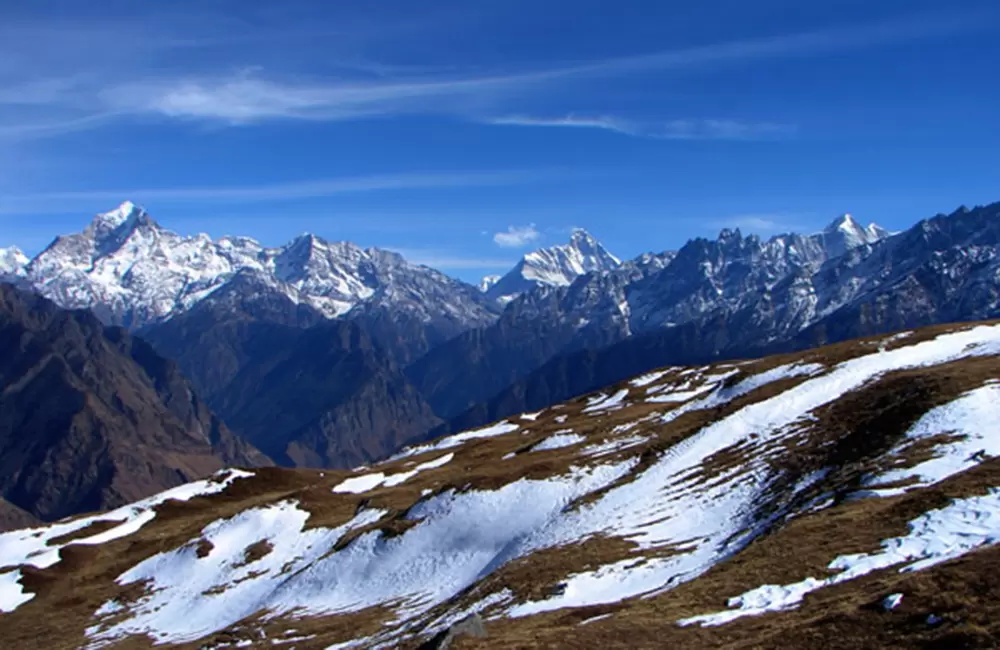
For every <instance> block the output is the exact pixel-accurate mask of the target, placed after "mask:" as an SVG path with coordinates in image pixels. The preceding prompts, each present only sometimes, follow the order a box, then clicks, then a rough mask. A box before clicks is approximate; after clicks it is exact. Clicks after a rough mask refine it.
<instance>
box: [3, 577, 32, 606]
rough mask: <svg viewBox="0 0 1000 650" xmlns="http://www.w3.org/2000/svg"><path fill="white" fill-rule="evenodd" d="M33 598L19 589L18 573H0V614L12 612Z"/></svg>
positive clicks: (19, 578) (19, 579)
mask: <svg viewBox="0 0 1000 650" xmlns="http://www.w3.org/2000/svg"><path fill="white" fill-rule="evenodd" d="M34 597H35V594H30V593H27V592H25V591H24V589H23V588H22V587H21V572H20V571H8V572H7V573H0V612H4V613H10V612H13V611H14V610H15V609H17V608H18V607H20V606H21V605H23V604H24V603H26V602H28V601H29V600H31V599H32V598H34Z"/></svg>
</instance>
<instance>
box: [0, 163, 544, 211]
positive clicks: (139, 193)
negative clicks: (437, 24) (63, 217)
mask: <svg viewBox="0 0 1000 650" xmlns="http://www.w3.org/2000/svg"><path fill="white" fill-rule="evenodd" d="M553 176H558V172H553V171H546V170H541V171H520V170H510V171H489V172H467V173H463V172H447V173H436V174H429V173H428V174H387V175H374V176H353V177H344V178H330V179H322V180H312V181H301V182H292V183H273V184H267V185H241V186H222V187H177V188H120V189H111V190H79V191H78V190H71V191H62V192H60V191H55V192H45V193H40V194H21V195H16V194H5V195H3V196H2V197H0V213H8V214H30V213H33V212H44V211H46V210H49V209H52V208H53V207H54V206H58V205H65V204H69V205H72V204H74V203H75V202H79V201H105V202H115V203H117V202H121V201H122V200H125V199H131V200H134V201H136V202H137V203H144V202H154V201H155V202H158V203H187V202H193V201H198V202H225V203H252V202H258V201H277V200H294V199H310V198H321V197H330V196H336V195H340V194H350V193H359V192H376V191H401V190H421V189H442V188H462V187H487V186H503V185H516V184H521V183H530V182H537V181H539V180H543V179H546V178H552V177H553Z"/></svg>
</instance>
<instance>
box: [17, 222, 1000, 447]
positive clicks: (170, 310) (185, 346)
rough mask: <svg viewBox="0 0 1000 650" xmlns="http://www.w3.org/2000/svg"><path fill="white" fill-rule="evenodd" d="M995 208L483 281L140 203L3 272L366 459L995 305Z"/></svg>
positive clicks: (300, 439)
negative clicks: (711, 368) (275, 240)
mask: <svg viewBox="0 0 1000 650" xmlns="http://www.w3.org/2000/svg"><path fill="white" fill-rule="evenodd" d="M998 217H1000V204H994V205H990V206H983V207H978V208H975V209H966V208H962V209H959V210H957V211H955V212H953V213H952V214H949V215H943V214H941V215H937V216H935V217H933V218H931V219H926V220H923V221H920V222H919V223H917V224H916V225H915V226H913V227H912V228H910V229H907V230H904V231H901V232H898V233H890V232H887V231H886V230H885V229H883V228H881V227H879V226H877V225H876V224H870V225H868V226H863V225H861V224H859V223H857V222H856V221H855V220H854V219H853V218H852V217H851V216H850V215H843V216H841V217H839V218H838V219H836V220H834V221H833V222H832V223H831V224H830V225H829V226H828V227H826V228H825V229H823V230H822V231H820V232H818V233H814V234H806V235H802V234H794V233H792V234H784V235H777V236H774V237H771V238H769V239H762V238H760V237H758V236H756V235H749V236H744V235H743V234H742V233H741V232H740V231H739V230H738V229H735V230H730V229H725V230H723V231H722V232H721V233H720V234H719V236H718V237H717V238H715V239H706V238H699V239H694V240H691V241H689V242H687V243H686V244H685V245H684V246H682V247H681V248H680V249H678V250H676V251H666V252H661V253H647V254H644V255H641V256H639V257H637V258H635V259H631V260H625V261H620V260H619V259H618V258H617V257H615V256H614V255H613V254H611V253H610V252H609V251H607V250H606V249H605V248H604V247H603V246H602V245H601V244H600V242H598V241H597V240H596V239H595V238H594V237H592V236H591V235H589V234H588V233H586V232H584V231H579V230H578V231H574V232H573V233H572V235H571V237H570V241H569V242H568V243H567V244H565V245H561V246H554V247H551V248H547V249H542V250H540V251H535V252H532V253H529V254H528V255H526V256H525V257H524V258H523V259H522V260H521V261H520V262H519V263H518V264H517V265H516V266H515V267H514V268H513V269H512V270H511V271H510V272H509V273H507V274H505V275H503V276H501V277H499V278H497V277H491V278H487V279H485V280H484V282H483V283H482V286H481V287H474V286H472V285H469V284H465V283H463V282H459V281H457V280H454V279H452V278H449V277H447V276H446V275H444V274H442V273H439V272H437V271H434V270H433V269H430V268H428V267H425V266H420V265H414V264H411V263H408V262H407V261H406V260H405V259H403V258H402V257H401V256H399V255H398V254H396V253H392V252H388V251H383V250H379V249H361V248H359V247H357V246H354V245H353V244H350V243H331V242H327V241H325V240H323V239H321V238H319V237H316V236H312V235H303V236H301V237H298V238H296V239H295V240H293V241H292V242H290V243H289V244H287V245H285V246H283V247H279V248H266V247H264V246H262V245H260V244H259V243H257V242H256V241H254V240H252V239H248V238H245V237H223V238H221V239H219V240H212V239H211V238H209V237H208V236H206V235H199V236H194V237H184V236H181V235H178V234H176V233H173V232H170V231H169V230H166V229H164V228H162V227H161V226H159V225H158V224H157V223H156V222H155V221H154V220H153V219H152V218H151V217H150V216H149V215H148V214H147V213H146V212H145V211H144V210H142V209H141V208H139V207H137V206H136V205H134V204H132V203H125V204H123V205H122V206H120V207H119V208H118V209H116V210H114V211H112V212H109V213H105V214H101V215H98V216H97V217H95V218H94V220H93V221H92V222H91V224H90V225H89V226H88V227H87V228H86V229H85V230H84V231H82V232H81V233H78V234H74V235H69V236H65V237H59V238H57V239H56V240H55V241H54V242H53V243H52V244H51V245H50V246H49V247H48V248H46V249H45V250H44V251H43V252H42V253H40V254H39V255H37V256H36V257H34V258H33V259H31V260H27V261H25V259H24V258H23V256H20V255H18V254H17V253H16V252H13V251H11V252H8V253H6V254H5V255H4V258H3V259H4V260H7V261H5V262H4V264H5V267H4V268H6V269H7V270H6V272H5V275H4V276H3V277H4V279H6V280H7V281H9V282H13V283H15V284H17V285H18V286H20V287H22V288H25V289H29V290H32V291H36V292H38V293H40V294H42V295H44V296H47V297H49V298H50V299H52V300H53V301H55V302H56V303H57V304H59V305H60V306H62V307H65V308H74V309H76V308H84V307H85V308H88V309H90V310H92V311H93V312H94V313H95V314H96V315H97V316H98V317H99V318H101V319H102V320H103V321H104V322H105V323H106V324H108V325H122V326H125V327H127V328H129V329H130V330H131V331H132V332H133V333H135V334H136V335H138V336H139V337H141V338H143V339H145V340H148V341H149V342H150V343H151V344H152V345H153V347H154V348H155V349H156V351H157V352H158V353H159V354H161V355H163V356H164V357H166V358H169V359H172V360H175V361H176V362H177V363H178V366H179V368H180V370H181V372H182V373H183V374H184V375H185V376H186V377H187V378H188V379H190V381H191V382H192V385H193V386H194V389H195V390H196V392H197V393H198V394H199V395H200V396H201V397H202V398H203V399H204V400H205V401H206V403H207V405H208V406H209V407H210V408H211V409H212V410H213V411H214V412H216V413H218V414H219V417H221V418H222V420H223V421H224V422H226V423H227V425H229V426H230V427H231V428H232V429H233V431H234V432H235V433H236V434H237V435H239V436H241V437H242V438H244V439H246V440H248V441H250V442H251V443H253V444H254V445H256V446H258V447H260V448H261V449H262V450H263V451H264V452H265V453H267V454H268V455H270V456H271V457H272V458H274V459H275V460H277V461H278V462H280V463H282V464H291V465H300V466H310V467H349V466H354V465H356V464H359V463H368V462H373V461H376V460H378V459H379V458H382V457H384V456H385V454H387V453H391V451H392V449H394V448H396V447H398V446H399V445H401V444H406V443H408V442H413V441H416V440H420V439H427V438H428V437H431V436H435V435H441V434H443V433H446V432H454V431H459V430H462V429H466V428H470V427H475V426H480V425H483V424H487V423H489V422H492V421H495V420H497V419H500V418H503V417H506V416H507V415H510V414H512V413H518V412H522V411H529V410H536V409H539V408H542V407H545V406H547V405H549V404H552V403H557V402H560V401H564V400H566V399H569V398H571V397H573V396H575V395H579V394H581V393H585V392H588V391H592V390H596V389H597V388H600V387H601V386H605V385H607V384H609V383H613V382H614V381H618V380H621V379H623V378H625V377H628V376H632V375H634V374H637V373H641V372H643V371H645V370H648V369H650V368H653V367H657V366H660V365H670V364H677V363H687V364H698V363H708V362H711V361H715V360H721V359H727V358H737V357H749V356H759V355H762V354H770V353H776V352H784V351H793V350H801V349H804V348H808V347H812V346H816V345H822V344H826V343H831V342H836V341H842V340H846V339H849V338H853V337H857V336H864V335H873V334H878V333H883V332H889V331H894V330H898V329H902V328H908V327H915V326H921V325H928V324H933V323H942V322H954V321H962V320H974V319H982V318H992V317H996V316H998V315H1000V301H998V291H1000V275H998V273H1000V271H998V262H997V260H998V257H997V256H998V245H1000V237H998V226H997V224H998ZM258 416H260V417H258ZM265 416H266V417H265Z"/></svg>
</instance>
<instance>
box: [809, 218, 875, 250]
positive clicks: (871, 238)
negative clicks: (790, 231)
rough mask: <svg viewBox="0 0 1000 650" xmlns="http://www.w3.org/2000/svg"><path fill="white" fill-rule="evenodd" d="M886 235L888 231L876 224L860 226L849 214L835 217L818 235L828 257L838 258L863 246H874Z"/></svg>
mask: <svg viewBox="0 0 1000 650" xmlns="http://www.w3.org/2000/svg"><path fill="white" fill-rule="evenodd" d="M888 235H889V233H888V231H886V230H885V229H884V228H882V227H881V226H879V225H878V224H876V223H871V224H869V225H868V226H867V227H864V226H862V225H861V224H859V223H858V222H857V221H855V220H854V217H853V216H851V214H850V213H844V214H843V215H841V216H839V217H837V218H836V219H834V220H833V221H832V222H831V223H830V224H829V225H828V226H827V227H826V228H824V229H823V232H821V233H820V236H821V237H822V240H823V245H824V247H825V248H826V250H827V254H828V255H829V256H830V257H838V256H840V255H843V254H844V253H846V252H847V251H848V250H850V249H852V248H857V247H858V246H862V245H864V244H874V243H875V242H877V241H878V240H880V239H883V238H885V237H887V236H888Z"/></svg>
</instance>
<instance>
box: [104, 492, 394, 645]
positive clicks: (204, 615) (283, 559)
mask: <svg viewBox="0 0 1000 650" xmlns="http://www.w3.org/2000/svg"><path fill="white" fill-rule="evenodd" d="M383 514H384V512H382V511H377V510H362V511H361V512H360V513H358V514H357V516H355V517H354V519H352V520H351V521H350V522H349V523H347V524H344V525H343V526H339V527H337V528H334V529H325V528H321V529H313V530H303V527H304V526H305V523H306V520H307V519H308V518H309V513H308V512H305V511H304V510H300V509H299V508H298V507H297V506H296V504H294V503H290V502H284V503H279V504H277V505H274V506H269V507H265V508H257V509H253V510H248V511H246V512H243V513H241V514H239V515H237V516H236V517H233V518H231V519H227V520H222V521H217V522H215V523H213V524H210V525H209V526H207V527H206V528H205V529H204V530H203V531H202V538H203V539H205V540H207V541H208V542H209V544H211V550H210V551H208V554H207V555H205V556H204V557H199V551H198V548H197V547H196V546H194V545H190V546H185V547H183V548H180V549H177V550H175V551H168V552H166V553H161V554H159V555H156V556H154V557H151V558H149V559H148V560H146V561H145V562H142V563H141V564H139V565H138V566H136V567H135V568H133V569H131V570H130V571H127V572H126V573H124V574H122V575H121V576H120V577H119V578H118V583H119V584H121V585H129V584H135V583H142V582H144V581H147V580H148V581H151V584H150V586H149V589H148V595H147V596H145V597H142V598H140V600H139V602H138V603H137V604H136V605H134V606H132V607H131V608H130V613H131V616H130V617H129V618H128V619H127V620H125V621H122V622H120V623H116V624H114V623H113V624H110V625H108V626H107V627H105V626H103V625H101V624H98V625H95V626H94V627H93V628H91V629H90V630H88V634H90V636H91V638H92V639H94V640H95V641H97V643H94V644H92V646H91V647H94V648H99V647H104V646H105V645H110V644H111V642H113V641H114V640H115V639H118V638H121V637H123V636H126V635H129V634H143V633H152V634H153V636H154V637H155V638H156V639H157V640H158V641H159V642H160V643H163V642H168V641H169V642H173V643H183V642H185V641H194V640H196V639H199V638H201V637H203V636H205V635H207V634H209V633H211V632H215V631H218V630H221V629H224V628H225V627H227V626H229V625H231V624H233V623H235V622H237V621H239V620H241V619H243V618H244V617H246V616H249V615H250V614H253V613H255V612H258V611H260V610H261V609H264V608H268V609H271V610H272V611H274V612H282V611H290V610H291V609H294V608H295V607H299V606H308V605H309V604H310V603H308V602H303V599H302V596H303V595H304V593H306V592H311V593H312V594H313V595H314V596H317V595H319V594H317V592H320V591H322V586H323V585H322V583H320V582H317V581H316V580H310V579H308V578H303V576H302V572H303V571H306V570H307V569H308V567H309V566H310V565H312V564H314V563H316V562H319V561H321V558H322V556H323V555H324V554H325V553H327V552H328V551H329V550H330V549H331V548H332V547H333V545H334V544H336V543H337V541H338V540H339V539H340V538H341V537H342V536H343V535H344V533H346V532H348V531H350V530H352V529H354V528H359V527H361V526H365V525H367V524H371V523H374V522H376V521H378V520H379V519H380V518H381V517H382V515H383ZM261 543H266V544H268V545H269V547H270V550H269V551H268V552H267V553H266V554H265V555H264V556H263V557H261V558H259V559H249V558H247V549H248V548H249V547H250V546H251V545H252V544H261ZM296 578H300V579H299V580H296ZM206 594H213V595H211V596H206ZM325 598H326V599H327V602H326V603H325V607H322V608H321V609H325V610H326V611H338V610H341V609H350V608H351V607H352V606H353V604H354V602H355V599H356V598H357V594H352V593H349V592H347V591H346V590H345V589H343V588H340V589H333V588H331V589H330V590H329V591H328V592H326V594H325ZM315 605H318V603H315ZM109 609H111V610H112V611H113V615H112V616H114V615H116V614H117V613H118V611H117V610H116V609H115V608H109Z"/></svg>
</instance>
